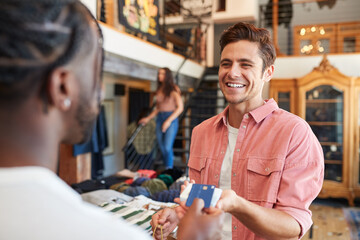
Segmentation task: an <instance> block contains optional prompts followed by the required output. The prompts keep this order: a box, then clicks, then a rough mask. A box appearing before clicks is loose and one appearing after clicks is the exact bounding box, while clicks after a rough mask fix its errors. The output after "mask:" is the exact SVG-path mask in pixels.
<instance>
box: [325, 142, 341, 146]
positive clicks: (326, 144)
mask: <svg viewBox="0 0 360 240" xmlns="http://www.w3.org/2000/svg"><path fill="white" fill-rule="evenodd" d="M320 144H321V145H322V146H331V145H335V146H338V147H339V146H342V143H338V142H320Z"/></svg>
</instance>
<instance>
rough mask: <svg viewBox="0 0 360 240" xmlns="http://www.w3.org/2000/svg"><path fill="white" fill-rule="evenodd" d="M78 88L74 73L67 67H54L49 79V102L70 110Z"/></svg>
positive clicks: (63, 109)
mask: <svg viewBox="0 0 360 240" xmlns="http://www.w3.org/2000/svg"><path fill="white" fill-rule="evenodd" d="M75 89H76V83H75V77H74V74H73V73H72V72H71V71H69V70H68V69H66V68H63V67H59V68H56V69H54V70H53V71H52V72H51V73H50V75H49V79H48V94H49V103H50V104H51V105H53V106H55V107H56V108H58V109H61V110H62V111H68V110H69V109H70V108H71V105H72V101H73V100H74V95H75V92H74V91H75Z"/></svg>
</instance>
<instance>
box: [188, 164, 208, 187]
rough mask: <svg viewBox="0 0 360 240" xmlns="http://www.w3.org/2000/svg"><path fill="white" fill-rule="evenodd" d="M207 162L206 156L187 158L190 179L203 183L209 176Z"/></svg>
mask: <svg viewBox="0 0 360 240" xmlns="http://www.w3.org/2000/svg"><path fill="white" fill-rule="evenodd" d="M207 162H208V158H206V157H192V158H190V159H189V163H188V167H189V173H190V174H189V175H190V178H191V180H195V182H196V183H203V184H205V181H206V180H207V179H208V176H209V173H208V171H207V169H208V168H209V166H207Z"/></svg>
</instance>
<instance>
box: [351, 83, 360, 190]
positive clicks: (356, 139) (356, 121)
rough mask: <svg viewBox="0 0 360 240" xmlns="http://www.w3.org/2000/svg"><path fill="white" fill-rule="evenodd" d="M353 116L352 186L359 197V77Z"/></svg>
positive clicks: (355, 91) (356, 84) (355, 90)
mask: <svg viewBox="0 0 360 240" xmlns="http://www.w3.org/2000/svg"><path fill="white" fill-rule="evenodd" d="M352 97H353V98H354V118H353V119H352V120H353V126H354V128H353V131H354V133H353V135H354V137H353V140H354V141H353V145H354V146H353V156H354V168H353V172H352V174H353V176H354V180H353V184H354V185H353V188H354V193H355V196H356V197H360V79H358V80H357V81H356V82H355V89H354V96H352Z"/></svg>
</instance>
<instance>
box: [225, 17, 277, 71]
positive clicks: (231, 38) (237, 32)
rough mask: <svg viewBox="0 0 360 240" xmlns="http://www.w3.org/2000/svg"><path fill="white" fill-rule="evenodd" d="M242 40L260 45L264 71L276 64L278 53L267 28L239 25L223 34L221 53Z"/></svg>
mask: <svg viewBox="0 0 360 240" xmlns="http://www.w3.org/2000/svg"><path fill="white" fill-rule="evenodd" d="M240 40H247V41H250V42H255V43H257V44H258V46H259V55H260V57H261V59H262V60H263V68H262V71H264V70H265V69H266V68H267V67H270V66H271V65H273V64H274V62H275V59H276V51H275V47H274V45H273V43H272V41H271V37H270V33H269V31H268V30H266V29H265V28H257V27H255V26H254V25H252V24H249V23H243V22H240V23H237V24H235V25H233V26H231V27H229V28H228V29H226V30H225V31H224V32H223V33H222V35H221V37H220V41H219V43H220V52H222V51H223V50H224V48H225V46H226V45H228V44H229V43H233V42H237V41H240Z"/></svg>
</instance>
